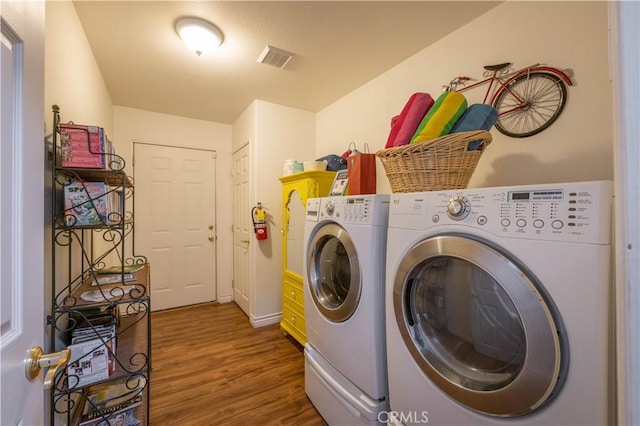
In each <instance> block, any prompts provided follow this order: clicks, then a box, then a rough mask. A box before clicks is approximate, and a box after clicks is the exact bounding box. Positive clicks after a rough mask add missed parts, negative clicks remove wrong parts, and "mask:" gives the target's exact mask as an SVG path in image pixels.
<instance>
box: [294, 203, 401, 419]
mask: <svg viewBox="0 0 640 426" xmlns="http://www.w3.org/2000/svg"><path fill="white" fill-rule="evenodd" d="M388 213H389V195H356V196H346V197H329V198H312V199H309V200H307V208H306V222H305V252H304V259H305V262H304V270H303V280H304V284H303V287H304V303H305V320H306V331H307V339H308V342H307V344H306V345H305V390H306V392H307V395H308V396H309V398H310V399H311V401H312V402H313V403H314V405H315V406H316V408H317V409H318V411H319V412H320V414H321V415H322V417H323V418H324V419H325V420H326V421H327V422H328V423H329V424H332V425H333V424H336V425H355V424H377V423H378V415H379V413H380V412H381V411H384V410H386V409H387V408H388V386H387V369H386V349H385V345H384V343H385V336H384V330H385V322H384V277H385V274H384V268H385V259H384V257H385V253H386V234H387V220H388Z"/></svg>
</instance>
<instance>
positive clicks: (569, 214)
mask: <svg viewBox="0 0 640 426" xmlns="http://www.w3.org/2000/svg"><path fill="white" fill-rule="evenodd" d="M612 207H613V185H612V182H610V181H598V182H574V183H564V184H544V185H536V186H521V187H498V188H478V189H464V190H452V191H435V192H428V193H416V194H394V195H393V196H392V199H391V213H390V219H389V226H396V227H406V226H407V224H408V223H415V218H416V215H422V216H423V218H424V221H425V222H426V225H425V227H423V229H425V228H427V227H428V228H431V227H434V226H445V225H450V226H456V225H460V226H466V227H469V226H471V227H474V228H477V229H483V230H485V231H486V232H490V233H492V234H495V235H500V236H504V237H514V238H531V239H544V240H557V241H575V242H582V243H593V244H610V243H611V213H612ZM410 216H413V218H414V219H413V220H409V217H410ZM460 232H463V230H462V229H460Z"/></svg>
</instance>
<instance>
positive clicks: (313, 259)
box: [307, 223, 360, 322]
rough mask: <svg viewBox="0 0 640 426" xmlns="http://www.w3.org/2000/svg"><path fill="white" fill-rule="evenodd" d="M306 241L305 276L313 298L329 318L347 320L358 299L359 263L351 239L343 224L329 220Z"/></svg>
mask: <svg viewBox="0 0 640 426" xmlns="http://www.w3.org/2000/svg"><path fill="white" fill-rule="evenodd" d="M308 244H309V246H308V250H307V253H308V255H307V275H308V276H307V280H308V283H309V289H310V293H311V297H312V299H313V302H314V304H315V306H316V307H317V308H318V310H319V311H320V313H322V315H324V316H325V317H326V318H327V319H328V320H329V321H332V322H342V321H346V320H347V319H349V317H351V315H353V313H354V312H355V310H356V308H357V307H358V301H359V299H360V266H359V262H358V255H357V253H356V249H355V246H354V244H353V241H352V240H351V237H350V236H349V233H348V232H347V231H345V230H344V228H342V227H341V226H339V225H337V224H335V223H329V224H326V225H323V226H322V227H320V228H319V229H318V230H317V232H316V233H315V234H314V235H313V237H312V238H311V240H310V241H309V243H308Z"/></svg>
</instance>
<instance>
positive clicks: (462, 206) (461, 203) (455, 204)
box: [447, 196, 471, 220]
mask: <svg viewBox="0 0 640 426" xmlns="http://www.w3.org/2000/svg"><path fill="white" fill-rule="evenodd" d="M470 211H471V204H469V200H467V198H466V197H461V196H458V197H453V198H452V199H451V200H449V204H447V214H448V215H449V217H450V218H451V219H453V220H462V219H464V218H465V217H467V216H468V215H469V212H470Z"/></svg>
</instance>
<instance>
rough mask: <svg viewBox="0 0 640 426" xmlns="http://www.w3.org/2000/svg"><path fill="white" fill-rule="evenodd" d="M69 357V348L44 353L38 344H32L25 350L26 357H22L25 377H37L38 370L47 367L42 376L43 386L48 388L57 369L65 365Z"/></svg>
mask: <svg viewBox="0 0 640 426" xmlns="http://www.w3.org/2000/svg"><path fill="white" fill-rule="evenodd" d="M70 358H71V351H70V350H69V349H63V350H61V351H60V352H52V353H50V354H45V353H44V352H43V351H42V348H41V347H40V346H34V347H32V348H31V349H29V350H28V351H27V357H26V358H25V359H24V368H25V373H26V375H27V379H29V380H30V381H31V380H33V379H35V378H36V377H38V374H40V370H42V369H43V368H49V370H48V371H47V374H46V375H45V377H44V388H45V389H49V388H50V387H51V386H52V385H53V380H54V379H55V377H56V373H57V372H58V370H59V369H60V368H62V367H64V366H65V365H67V363H68V362H69V359H70Z"/></svg>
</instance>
